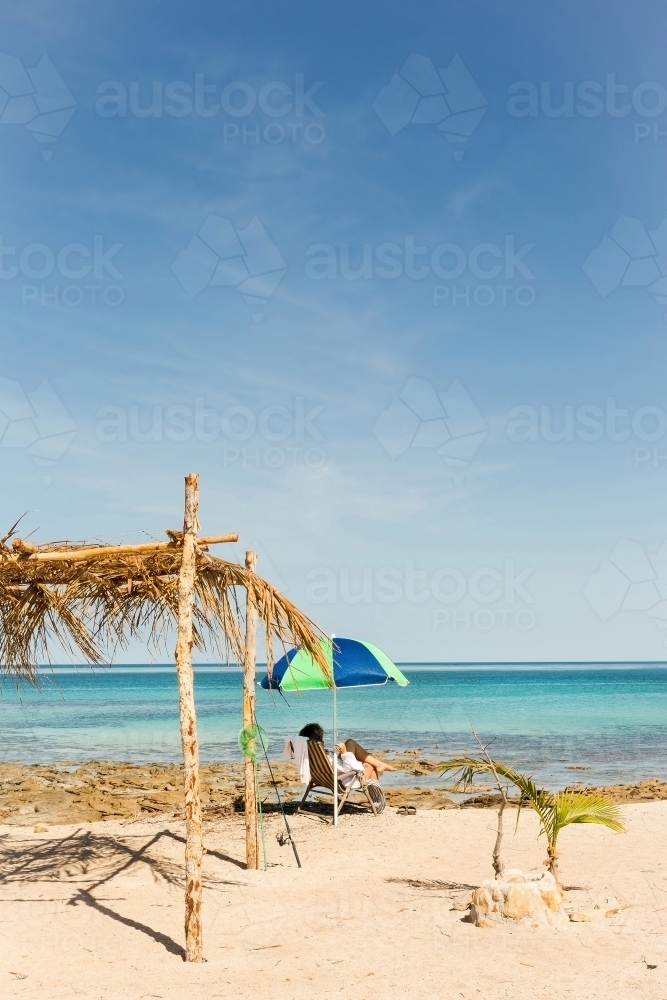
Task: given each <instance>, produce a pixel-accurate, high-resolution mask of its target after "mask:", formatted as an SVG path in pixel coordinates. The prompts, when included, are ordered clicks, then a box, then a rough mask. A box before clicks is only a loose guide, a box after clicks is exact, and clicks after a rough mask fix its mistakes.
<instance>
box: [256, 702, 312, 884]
mask: <svg viewBox="0 0 667 1000" xmlns="http://www.w3.org/2000/svg"><path fill="white" fill-rule="evenodd" d="M255 726H256V728H257V735H258V736H259V742H260V743H261V744H262V750H263V751H264V757H265V759H266V763H267V764H268V766H269V774H270V775H271V781H272V783H273V787H274V789H275V792H276V795H277V797H278V805H279V806H280V811H281V813H282V814H283V819H284V821H285V829H286V830H287V841H289V843H290V844H291V845H292V850H293V851H294V857H295V858H296V863H297V865H298V866H299V868H301V867H302V865H301V859H300V858H299V852H298V851H297V849H296V844H295V843H294V838H293V837H292V831H291V830H290V825H289V823H288V822H287V815H286V813H285V810H284V808H283V800H282V799H281V798H280V792H279V791H278V785H277V783H276V779H275V778H274V776H273V769H272V767H271V761H270V760H269V755H268V753H267V752H266V746H265V745H264V738H263V736H262V729H261V727H260V726H258V725H257V720H255ZM278 843H279V844H280V846H281V847H282V845H283V844H284V843H286V841H285V840H281V839H280V837H279V838H278Z"/></svg>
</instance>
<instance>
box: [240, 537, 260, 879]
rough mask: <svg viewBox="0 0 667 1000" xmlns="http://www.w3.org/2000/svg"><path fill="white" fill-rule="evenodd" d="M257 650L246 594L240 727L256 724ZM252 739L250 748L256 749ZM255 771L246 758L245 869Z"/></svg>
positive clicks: (249, 857)
mask: <svg viewBox="0 0 667 1000" xmlns="http://www.w3.org/2000/svg"><path fill="white" fill-rule="evenodd" d="M245 565H246V569H247V570H248V571H249V572H250V573H254V572H255V566H256V565H257V553H256V552H246V554H245ZM256 651H257V608H256V607H255V605H254V603H253V602H252V601H251V600H250V595H249V594H248V592H247V591H246V606H245V656H244V658H243V725H244V727H245V726H251V725H252V724H253V723H254V721H255V658H256ZM254 742H255V741H254V740H253V741H252V743H251V745H250V747H249V749H255V746H254ZM255 791H256V790H255V768H254V765H253V762H252V760H251V759H250V758H249V757H246V759H245V858H246V868H259V849H258V843H257V797H256V794H255Z"/></svg>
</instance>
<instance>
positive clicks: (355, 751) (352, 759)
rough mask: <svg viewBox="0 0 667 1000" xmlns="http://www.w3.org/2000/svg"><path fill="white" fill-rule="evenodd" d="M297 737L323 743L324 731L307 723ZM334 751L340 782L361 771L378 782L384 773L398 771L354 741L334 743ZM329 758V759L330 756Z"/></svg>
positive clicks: (369, 778) (316, 724)
mask: <svg viewBox="0 0 667 1000" xmlns="http://www.w3.org/2000/svg"><path fill="white" fill-rule="evenodd" d="M299 736H304V737H305V738H306V739H307V740H310V741H311V742H313V743H324V730H323V729H322V727H321V726H320V725H319V724H318V723H317V722H309V723H308V725H307V726H304V727H303V729H302V730H301V732H300V733H299ZM336 750H337V756H336V772H337V774H338V775H339V776H340V777H341V780H342V781H345V779H344V778H343V777H342V775H344V774H350V773H352V772H355V771H363V772H364V774H365V776H366V778H367V779H368V780H370V781H378V780H379V778H380V777H381V775H382V774H383V773H384V772H385V771H397V770H398V768H396V767H393V766H392V765H391V764H386V763H385V762H384V761H382V760H378V758H377V757H374V756H373V755H372V754H370V753H369V752H368V750H364V748H363V747H362V746H361V745H360V744H359V743H357V741H356V740H345V742H344V743H336ZM329 756H330V757H331V754H329Z"/></svg>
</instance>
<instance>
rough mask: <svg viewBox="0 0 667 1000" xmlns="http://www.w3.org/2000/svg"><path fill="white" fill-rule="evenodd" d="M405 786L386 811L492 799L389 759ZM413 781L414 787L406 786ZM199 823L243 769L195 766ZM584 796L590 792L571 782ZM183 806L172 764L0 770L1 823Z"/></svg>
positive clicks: (226, 811)
mask: <svg viewBox="0 0 667 1000" xmlns="http://www.w3.org/2000/svg"><path fill="white" fill-rule="evenodd" d="M392 760H393V762H394V764H395V765H396V766H397V767H399V768H400V770H401V771H402V772H403V774H402V776H401V778H403V779H404V780H403V781H401V783H400V784H399V785H398V786H396V785H394V786H393V787H387V788H385V793H386V797H387V802H388V804H389V806H391V807H398V806H401V805H414V806H416V807H417V808H419V809H455V808H461V807H465V808H468V807H478V808H479V807H489V806H493V805H495V803H496V802H497V797H496V796H495V795H494V790H493V788H492V786H490V785H479V786H476V788H475V794H474V795H468V796H466V797H462V796H460V795H456V794H453V793H452V790H451V787H447V785H446V784H445V782H444V781H442V780H441V779H440V777H439V774H438V771H439V767H440V761H438V760H435V759H433V758H420V759H417V758H416V756H415V753H414V751H413V752H412V753H406V754H397V755H396V756H394V757H393V758H392ZM272 769H273V774H274V776H275V779H276V782H277V784H278V787H279V789H280V792H281V796H282V798H283V800H284V801H286V802H293V801H294V799H296V798H298V797H300V795H301V794H302V786H301V785H300V784H299V780H298V775H297V771H296V768H295V766H294V764H293V763H292V762H290V761H281V760H278V761H273V762H272ZM411 778H412V779H414V778H417V779H419V781H420V782H421V784H419V785H414V784H413V783H411V780H410V779H411ZM259 780H260V789H261V794H262V798H263V799H264V800H265V807H266V809H267V811H272V810H273V809H274V808H275V807H276V796H275V793H274V791H273V788H272V786H271V783H270V780H269V774H268V768H267V767H266V765H265V764H264V765H261V766H260V767H259ZM201 783H202V804H203V809H204V817H205V819H206V818H207V819H215V818H216V817H220V816H231V815H233V814H234V813H240V812H242V811H243V765H242V764H240V763H239V764H205V765H202V767H201ZM573 787H576V788H577V789H581V790H583V789H584V788H589V787H590V786H585V785H583V783H582V784H577V785H576V786H573ZM605 791H606V792H607V793H608V794H609V795H610V796H611V797H612V798H613V799H614V801H615V802H647V801H654V800H660V799H667V782H664V781H659V780H657V779H647V780H645V781H640V782H636V783H632V784H619V785H612V786H609V787H607V788H605ZM182 804H183V777H182V769H181V767H180V766H179V765H178V764H129V763H123V762H115V761H89V762H86V763H83V764H75V763H61V764H49V765H44V764H21V763H5V764H0V823H2V824H9V825H17V826H34V825H35V824H37V825H46V826H50V825H53V824H64V823H82V822H88V823H89V822H95V821H98V820H112V819H113V820H119V819H125V820H133V819H140V818H146V817H149V816H156V815H172V816H174V817H175V818H177V817H180V815H181V811H182Z"/></svg>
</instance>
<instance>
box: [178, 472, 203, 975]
mask: <svg viewBox="0 0 667 1000" xmlns="http://www.w3.org/2000/svg"><path fill="white" fill-rule="evenodd" d="M198 508H199V477H198V476H197V474H196V473H192V474H191V475H189V476H186V478H185V517H184V520H183V558H182V562H181V569H180V573H179V576H178V629H177V638H176V672H177V674H178V700H179V708H180V717H181V743H182V746H183V764H184V767H183V771H184V778H185V961H186V962H202V961H203V954H202V951H203V948H202V914H201V902H202V855H203V847H204V845H203V838H202V814H201V799H200V794H199V744H198V742H197V717H196V714H195V697H194V677H193V672H192V644H193V638H192V604H193V599H194V588H195V579H196V573H197V531H198V528H199V525H198V521H197V513H198Z"/></svg>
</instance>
